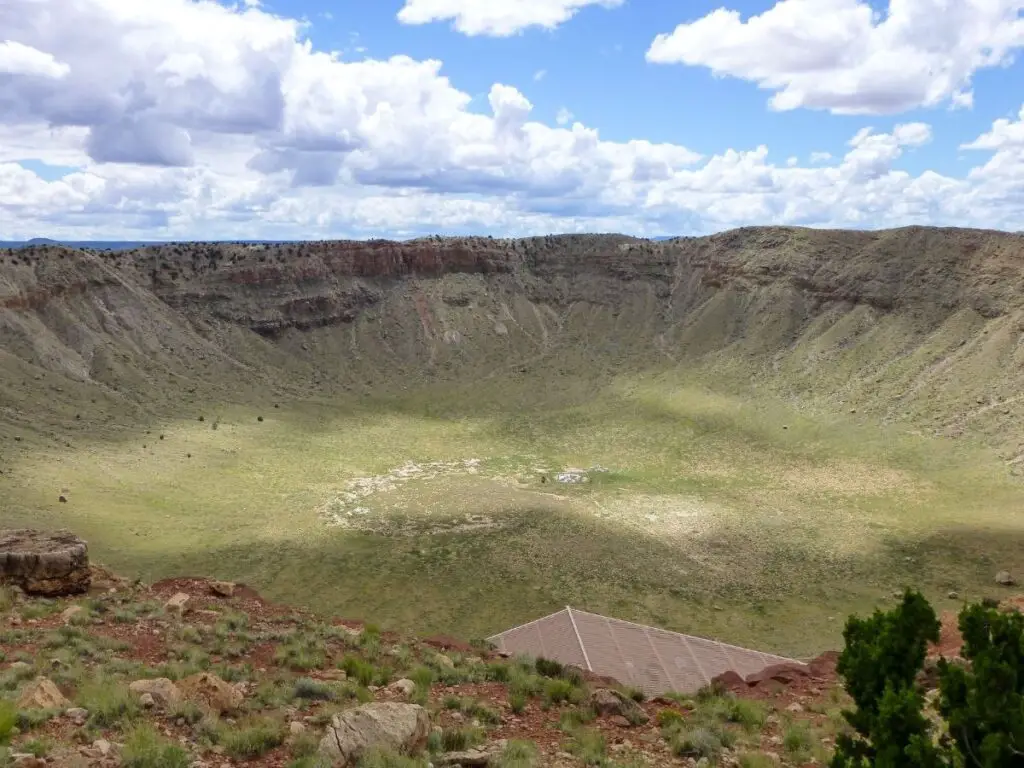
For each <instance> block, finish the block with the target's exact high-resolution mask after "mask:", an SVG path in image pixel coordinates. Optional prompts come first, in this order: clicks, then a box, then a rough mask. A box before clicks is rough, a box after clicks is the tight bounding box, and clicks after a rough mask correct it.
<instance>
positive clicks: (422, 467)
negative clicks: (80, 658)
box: [319, 459, 482, 526]
mask: <svg viewBox="0 0 1024 768" xmlns="http://www.w3.org/2000/svg"><path fill="white" fill-rule="evenodd" d="M481 463H482V462H481V460H480V459H463V460H461V461H428V462H424V463H422V464H418V463H416V462H415V461H407V462H406V463H405V464H403V465H402V466H400V467H396V468H395V469H392V470H390V471H389V472H387V473H386V474H383V475H371V476H369V477H357V478H354V479H352V480H349V481H348V482H347V483H345V486H344V488H343V490H342V491H341V493H339V494H338V495H337V496H335V497H334V498H332V499H329V500H328V501H327V502H326V503H325V504H323V505H322V506H321V508H320V510H319V512H320V515H321V517H322V518H324V520H325V522H326V523H327V525H329V526H348V525H350V524H351V523H352V522H353V521H354V520H355V519H357V518H360V517H365V516H367V515H369V514H370V513H371V510H370V508H369V507H368V506H366V502H367V501H368V500H369V499H370V497H372V496H375V495H377V494H380V493H390V492H392V491H394V490H396V489H398V488H399V487H400V486H402V485H404V484H405V483H408V482H410V481H412V480H433V479H435V478H438V477H445V476H454V475H475V474H478V473H479V472H480V466H481Z"/></svg>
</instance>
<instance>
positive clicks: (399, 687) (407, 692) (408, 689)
mask: <svg viewBox="0 0 1024 768" xmlns="http://www.w3.org/2000/svg"><path fill="white" fill-rule="evenodd" d="M388 690H389V691H394V692H395V693H400V694H402V695H403V696H412V695H413V693H414V692H415V691H416V683H414V682H413V681H412V680H408V679H406V678H404V677H403V678H402V679H401V680H396V681H395V682H393V683H392V684H391V685H389V686H388Z"/></svg>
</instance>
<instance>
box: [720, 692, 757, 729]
mask: <svg viewBox="0 0 1024 768" xmlns="http://www.w3.org/2000/svg"><path fill="white" fill-rule="evenodd" d="M765 717H766V715H765V711H764V707H763V706H762V705H761V704H759V703H758V702H756V701H750V700H749V699H732V700H730V701H729V706H728V712H727V715H726V719H727V720H728V721H729V722H730V723H736V724H738V725H740V726H742V727H743V728H745V729H746V730H748V731H758V730H760V729H761V727H762V726H763V725H764V721H765Z"/></svg>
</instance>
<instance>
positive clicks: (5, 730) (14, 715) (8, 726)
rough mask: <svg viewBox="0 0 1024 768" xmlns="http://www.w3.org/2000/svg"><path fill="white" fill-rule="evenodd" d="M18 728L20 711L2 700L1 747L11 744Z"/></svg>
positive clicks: (0, 717) (0, 705) (0, 720)
mask: <svg viewBox="0 0 1024 768" xmlns="http://www.w3.org/2000/svg"><path fill="white" fill-rule="evenodd" d="M17 727H18V710H17V709H15V707H14V704H12V703H11V702H9V701H4V700H0V745H4V744H9V743H10V741H11V736H13V735H14V729H15V728H17Z"/></svg>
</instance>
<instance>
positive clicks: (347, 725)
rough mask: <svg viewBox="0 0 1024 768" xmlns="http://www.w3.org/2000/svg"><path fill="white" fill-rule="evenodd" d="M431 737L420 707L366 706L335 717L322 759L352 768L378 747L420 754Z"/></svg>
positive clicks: (323, 742) (322, 745) (428, 721)
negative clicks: (367, 752)
mask: <svg viewBox="0 0 1024 768" xmlns="http://www.w3.org/2000/svg"><path fill="white" fill-rule="evenodd" d="M429 735H430V717H429V715H428V714H427V710H425V709H424V708H423V707H421V706H419V705H417V704H402V703H397V702H376V703H372V704H363V705H362V706H360V707H356V708H355V709H350V710H348V711H345V712H342V713H340V714H337V715H335V716H334V718H333V719H332V721H331V725H330V726H328V728H327V732H326V733H325V734H324V737H323V740H322V741H321V742H320V755H321V756H323V757H325V758H327V759H328V760H330V761H332V765H334V766H339V767H340V766H353V765H355V764H356V763H358V762H359V759H360V758H361V757H362V756H363V754H364V753H365V752H366V751H367V750H369V749H373V748H375V747H381V748H385V749H393V750H395V751H398V752H405V753H416V752H419V751H421V750H422V749H423V748H424V747H425V746H426V744H427V737H428V736H429Z"/></svg>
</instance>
